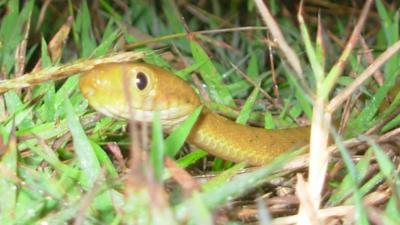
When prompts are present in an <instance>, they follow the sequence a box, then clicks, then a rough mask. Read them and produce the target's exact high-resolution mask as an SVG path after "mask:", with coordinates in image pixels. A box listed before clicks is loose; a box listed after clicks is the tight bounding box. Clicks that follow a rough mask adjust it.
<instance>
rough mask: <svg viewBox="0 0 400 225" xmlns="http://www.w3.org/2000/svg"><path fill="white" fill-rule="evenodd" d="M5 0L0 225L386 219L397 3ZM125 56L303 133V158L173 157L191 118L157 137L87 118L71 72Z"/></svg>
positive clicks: (393, 182) (394, 207) (217, 101)
mask: <svg viewBox="0 0 400 225" xmlns="http://www.w3.org/2000/svg"><path fill="white" fill-rule="evenodd" d="M19 2H20V1H13V0H10V1H0V16H1V20H0V76H1V77H2V78H3V80H4V81H1V82H0V92H1V93H2V95H1V96H0V135H1V139H0V154H1V159H0V160H1V162H0V170H1V172H0V195H1V196H3V198H2V202H1V204H0V224H65V223H71V224H187V223H188V224H238V223H250V222H255V221H258V222H259V223H260V224H289V223H296V222H299V223H301V224H327V223H332V224H338V223H341V222H343V223H355V224H375V223H376V224H399V223H400V217H399V216H398V215H400V213H399V208H400V207H399V202H400V201H399V194H400V188H399V179H400V178H399V174H398V167H399V166H398V165H399V160H398V156H399V154H398V150H399V148H400V146H399V143H398V142H399V140H398V134H399V131H400V130H399V124H400V116H399V111H398V108H399V105H400V101H399V100H400V94H399V92H398V84H399V78H398V72H399V71H400V66H399V65H400V63H399V54H398V53H397V52H398V50H399V48H400V42H399V15H398V12H397V11H396V9H397V8H398V7H399V5H396V3H392V4H389V3H388V2H386V1H382V0H376V1H366V2H367V3H369V4H371V5H372V6H374V7H371V6H368V5H367V3H366V5H365V6H364V11H355V12H353V13H354V14H350V13H349V14H346V15H344V16H343V15H342V14H341V10H343V11H345V10H348V9H349V7H348V6H349V5H348V3H347V2H343V3H342V4H339V3H329V4H328V2H325V1H319V2H314V3H310V2H306V3H304V5H303V6H302V7H299V8H296V9H291V8H290V6H289V5H285V4H284V3H281V2H279V1H270V2H269V3H268V5H267V6H266V5H264V3H263V1H258V0H256V1H232V2H231V3H230V4H229V5H228V4H224V3H222V2H219V1H212V2H209V3H207V4H203V5H201V6H197V5H195V4H193V3H192V2H191V1H181V2H179V3H177V2H173V1H163V2H162V3H160V6H153V5H149V4H148V3H147V2H146V1H134V3H133V1H132V2H130V3H125V2H122V1H121V2H119V3H114V2H113V1H107V0H100V1H94V2H95V3H94V4H88V2H87V1H82V2H79V3H78V2H77V1H68V3H67V2H65V3H59V2H57V3H56V2H50V1H49V2H47V3H48V4H49V5H47V3H38V2H35V1H26V2H25V4H22V5H20V4H19ZM315 7H317V8H321V9H322V11H321V12H320V16H319V17H317V13H316V12H315V10H314V9H315ZM361 7H362V6H361V5H359V6H358V8H360V9H361ZM288 12H292V13H298V14H297V18H296V17H293V16H292V17H290V16H288ZM328 12H329V13H328ZM363 12H364V13H363ZM181 18H184V19H181ZM274 18H275V19H274ZM264 25H266V27H264ZM265 28H267V30H266V29H265ZM361 38H363V39H364V40H365V44H362V41H360V40H361ZM368 48H370V49H372V50H369V49H368ZM123 51H127V52H125V53H123ZM133 60H144V61H146V62H149V63H152V64H156V65H158V66H161V67H164V68H167V69H169V70H172V71H174V73H175V74H177V75H178V76H180V77H181V78H183V79H185V80H187V81H188V82H190V83H191V84H193V87H194V88H196V90H198V93H199V95H200V96H201V98H202V99H203V100H204V102H205V105H206V106H207V107H209V108H211V109H213V110H215V111H217V112H220V113H221V114H224V115H226V116H228V117H230V118H232V119H236V121H237V122H238V123H242V124H246V123H247V124H249V123H251V124H253V125H254V124H256V125H258V126H264V127H266V128H285V127H291V126H298V124H305V123H306V124H311V127H312V135H311V145H310V153H309V155H310V156H309V157H308V156H304V155H302V156H299V153H298V152H289V153H288V154H285V155H282V156H281V157H278V158H277V159H276V160H275V161H274V162H272V163H271V164H269V165H266V166H264V167H261V168H246V167H245V165H243V164H240V163H239V164H236V165H233V164H232V163H229V162H225V161H223V160H221V159H214V158H213V157H211V156H207V154H206V153H205V152H204V151H202V150H201V149H195V150H193V151H185V150H181V149H182V147H183V145H184V142H185V138H186V137H187V135H188V134H189V132H190V128H191V127H192V126H193V124H194V123H195V122H196V119H197V117H198V115H199V113H200V110H201V108H199V109H198V110H197V111H196V112H195V113H193V115H192V116H191V117H190V118H189V119H188V120H186V121H185V123H184V124H183V125H182V126H181V127H179V128H178V129H177V130H175V131H174V132H173V133H172V134H170V135H169V136H168V137H165V138H164V136H163V134H162V130H161V126H160V121H159V119H157V118H155V119H154V121H153V124H152V126H151V129H149V127H147V126H146V125H141V126H138V124H136V123H134V122H129V123H128V122H126V121H121V120H115V119H112V118H107V117H104V116H102V115H100V114H99V113H97V112H95V111H94V110H93V109H92V108H90V107H89V105H88V103H87V101H86V100H85V99H84V98H83V96H82V95H81V94H80V92H79V88H78V79H79V77H78V76H76V75H78V74H80V73H82V72H84V71H87V70H90V69H91V68H93V66H94V65H97V64H101V63H106V62H122V61H133ZM204 107H205V106H204ZM304 121H310V122H304ZM332 121H340V122H341V123H340V126H339V128H340V129H339V131H340V132H339V133H338V132H337V131H336V129H333V128H331V126H330V125H331V124H332V123H334V122H332ZM127 127H129V128H127ZM149 136H151V140H149V139H148V137H149ZM329 138H330V139H332V141H333V142H334V143H335V145H332V146H329V144H330V142H328V139H329ZM144 150H146V151H144ZM147 150H149V151H147ZM180 150H181V151H180ZM129 155H130V157H131V160H129V158H130V157H129ZM132 156H133V158H132ZM140 159H146V160H140ZM302 159H309V160H306V161H302ZM282 193H284V194H282ZM316 219H319V220H320V221H319V223H318V222H317V221H316Z"/></svg>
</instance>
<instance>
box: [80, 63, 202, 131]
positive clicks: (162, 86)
mask: <svg viewBox="0 0 400 225" xmlns="http://www.w3.org/2000/svg"><path fill="white" fill-rule="evenodd" d="M79 85H80V89H81V92H82V94H83V95H84V97H85V98H86V99H87V100H88V101H89V104H90V105H91V106H92V107H93V108H95V109H96V110H98V111H99V112H101V113H103V114H105V115H107V116H111V117H116V118H124V119H134V120H136V121H142V122H151V121H152V119H153V116H154V114H155V113H156V112H157V111H158V113H159V115H160V119H161V123H162V125H163V127H164V128H166V129H167V130H171V129H173V128H175V127H176V126H177V125H179V124H180V123H181V122H182V121H184V120H185V119H186V118H187V117H188V116H189V115H190V114H191V113H192V112H193V111H194V110H195V109H196V107H197V106H199V105H200V100H199V97H198V96H197V94H196V93H195V92H194V90H193V89H192V88H191V86H190V85H189V84H188V83H186V82H185V81H184V80H182V79H180V78H179V77H177V76H175V75H173V74H172V73H171V72H169V71H167V70H164V69H162V68H159V67H156V66H153V65H150V64H145V63H109V64H101V65H97V66H96V67H94V68H93V69H91V70H89V71H87V72H85V73H84V74H83V75H82V76H81V78H80V82H79Z"/></svg>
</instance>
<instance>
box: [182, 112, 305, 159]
mask: <svg viewBox="0 0 400 225" xmlns="http://www.w3.org/2000/svg"><path fill="white" fill-rule="evenodd" d="M309 134H310V129H309V127H298V128H289V129H278V130H266V129H263V128H257V127H250V126H245V125H240V124H238V123H235V122H233V121H231V120H229V119H227V118H225V117H222V116H220V115H218V114H216V113H213V112H211V111H210V110H208V109H206V110H204V111H203V112H202V114H201V115H200V118H199V119H198V121H197V123H196V124H195V126H194V127H193V128H192V131H191V133H190V135H189V137H188V142H190V143H191V144H194V145H196V146H197V147H200V148H202V149H204V150H205V151H207V152H209V153H211V154H213V155H215V156H218V157H221V158H223V159H227V160H230V161H234V162H243V161H244V162H246V163H247V164H249V165H254V166H259V165H264V164H266V163H268V162H270V161H271V160H273V159H274V158H276V157H277V156H278V155H280V154H282V153H283V152H285V151H288V150H295V149H297V148H300V147H302V146H303V145H305V144H307V143H308V141H309Z"/></svg>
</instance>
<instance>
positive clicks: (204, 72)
mask: <svg viewBox="0 0 400 225" xmlns="http://www.w3.org/2000/svg"><path fill="white" fill-rule="evenodd" d="M190 46H191V49H192V55H193V58H194V59H195V61H196V62H205V63H204V64H203V65H202V66H201V67H200V68H199V72H200V74H201V77H202V78H203V79H204V82H205V83H206V84H207V87H208V89H209V93H210V95H211V98H212V99H213V100H215V101H216V102H218V103H221V104H225V105H229V106H234V105H235V103H234V101H233V99H232V96H231V95H230V93H229V90H228V89H227V88H226V86H225V85H224V84H223V83H222V78H221V75H220V74H219V73H218V71H217V69H216V68H215V66H214V65H213V63H212V62H211V59H210V58H209V57H208V55H207V53H206V52H205V51H204V50H203V48H202V47H201V46H200V45H199V44H198V43H197V42H195V41H191V42H190Z"/></svg>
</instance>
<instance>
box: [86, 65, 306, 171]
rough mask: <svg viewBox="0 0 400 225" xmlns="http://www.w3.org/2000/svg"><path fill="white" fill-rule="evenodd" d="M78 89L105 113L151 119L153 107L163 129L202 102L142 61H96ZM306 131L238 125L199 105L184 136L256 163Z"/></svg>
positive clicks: (292, 145)
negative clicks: (188, 131)
mask: <svg viewBox="0 0 400 225" xmlns="http://www.w3.org/2000/svg"><path fill="white" fill-rule="evenodd" d="M80 89H81V92H82V94H83V95H84V96H85V98H86V99H87V100H88V101H89V104H90V105H91V106H92V107H93V108H95V109H96V110H98V111H99V112H101V113H103V114H105V115H107V116H112V117H117V118H124V119H128V118H130V117H131V115H133V117H134V118H133V119H135V120H137V121H142V122H151V121H152V118H153V115H154V113H155V112H156V111H158V112H159V115H160V119H161V123H162V126H163V128H164V130H165V131H166V132H171V131H172V130H174V129H175V128H176V127H177V126H178V125H180V124H181V123H182V122H183V121H184V120H185V119H186V118H187V117H188V116H189V115H190V114H191V113H192V112H193V111H194V110H195V109H196V108H197V107H199V106H200V105H201V104H202V103H201V101H200V98H199V97H198V96H197V94H196V92H195V91H194V90H193V89H192V87H191V86H190V85H189V84H188V83H187V82H185V81H184V80H182V79H180V78H179V77H177V76H175V75H173V74H172V73H171V72H169V71H167V70H164V69H162V68H159V67H157V66H154V65H150V64H145V63H113V64H102V65H99V66H96V67H95V68H93V69H92V70H90V71H88V72H86V73H85V74H83V75H82V76H81V78H80ZM127 95H129V96H127ZM128 101H129V102H128ZM128 103H130V104H128ZM130 107H131V109H130ZM309 134H310V131H309V128H308V127H298V128H289V129H278V130H266V129H263V128H257V127H251V126H245V125H240V124H237V123H235V122H233V121H231V120H229V119H227V118H225V117H223V116H220V115H218V114H216V113H214V112H212V111H211V110H209V109H207V108H205V109H203V111H202V113H201V115H200V117H199V118H198V120H197V122H196V124H195V125H194V127H193V128H192V130H191V133H190V135H189V137H188V138H187V141H188V142H189V143H191V144H194V145H196V146H197V147H199V148H202V149H204V150H205V151H207V152H209V153H210V154H212V155H215V156H218V157H221V158H223V159H226V160H230V161H234V162H246V163H247V164H249V165H255V166H257V165H264V164H266V163H268V162H270V161H271V160H273V159H274V158H276V157H277V156H278V155H280V154H281V153H283V152H285V151H288V150H294V149H297V148H299V147H301V146H303V145H305V144H307V143H308V141H309Z"/></svg>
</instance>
